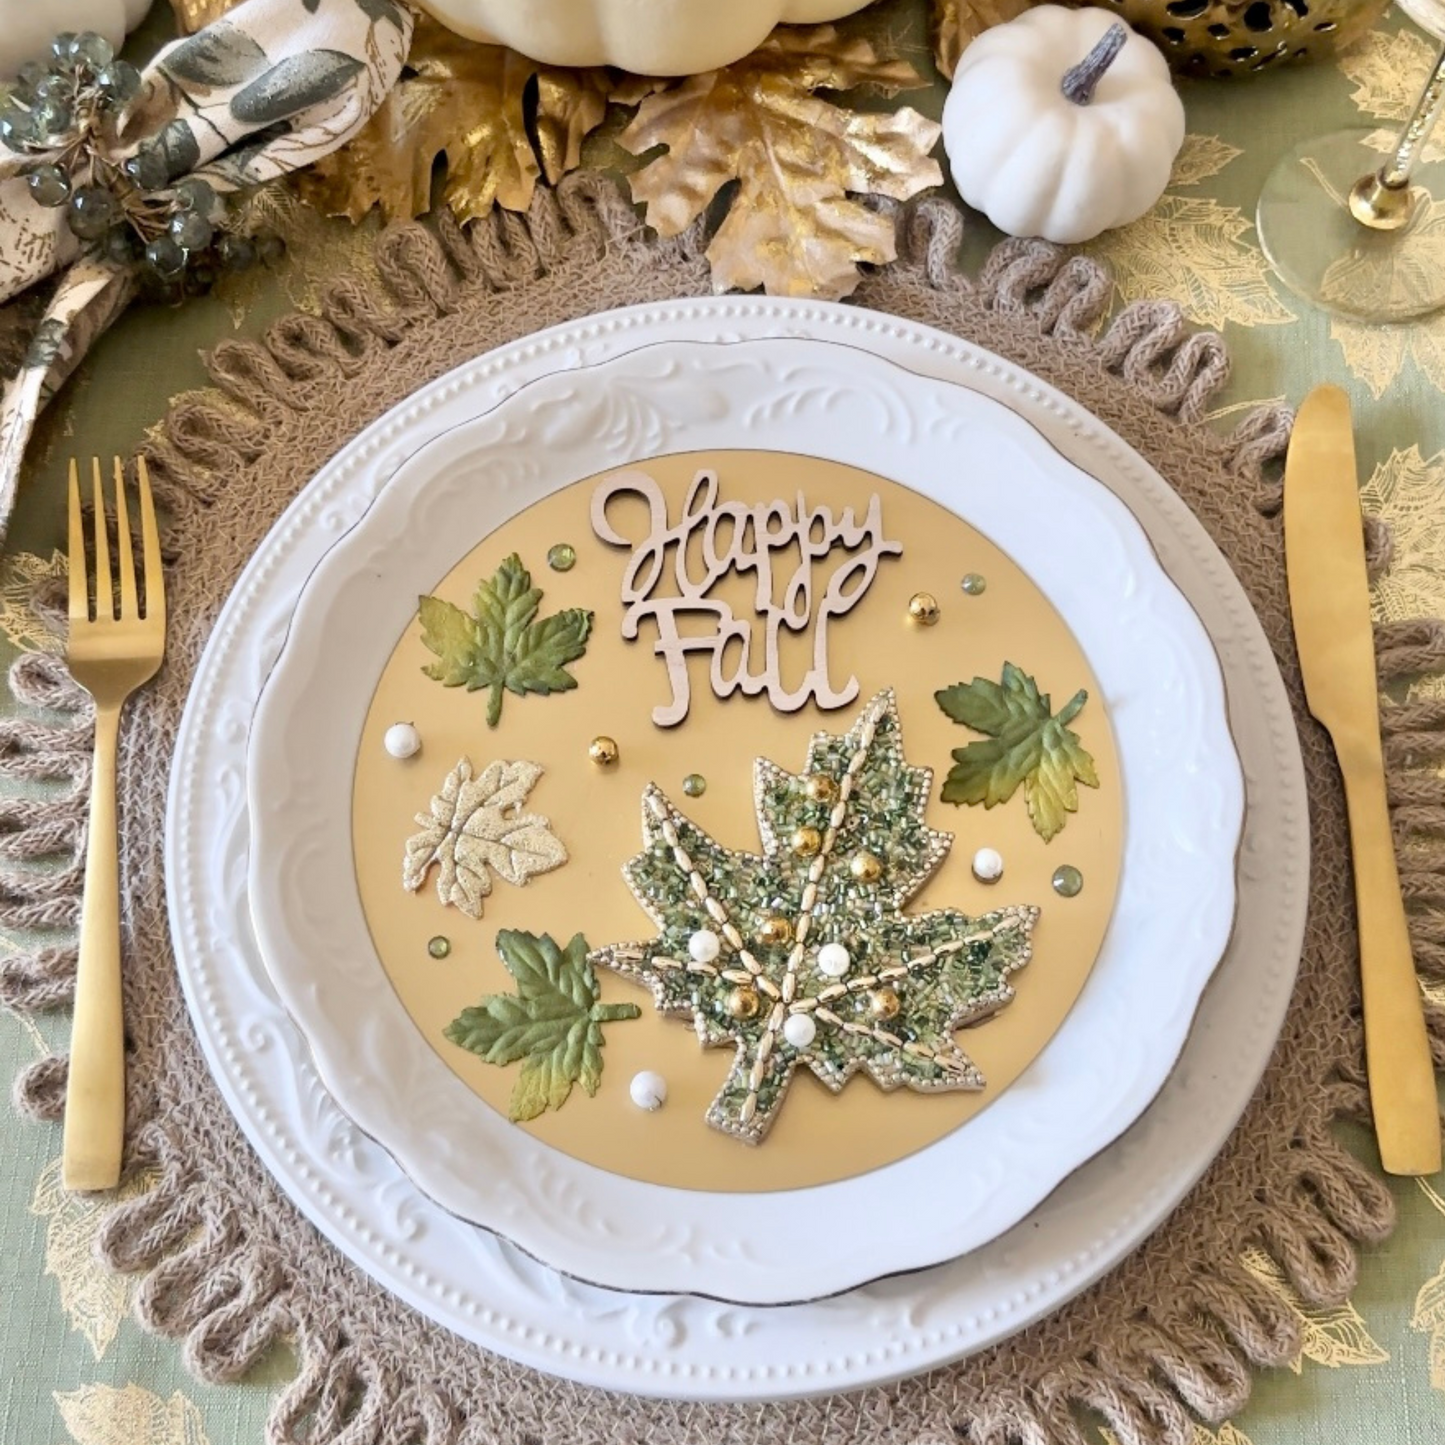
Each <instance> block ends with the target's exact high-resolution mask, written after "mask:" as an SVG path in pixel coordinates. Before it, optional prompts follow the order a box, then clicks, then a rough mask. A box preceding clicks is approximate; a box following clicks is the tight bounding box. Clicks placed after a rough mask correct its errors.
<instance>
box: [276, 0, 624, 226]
mask: <svg viewBox="0 0 1445 1445" xmlns="http://www.w3.org/2000/svg"><path fill="white" fill-rule="evenodd" d="M534 80H535V82H536V86H535V100H534V99H533V88H532V83H533V81H534ZM651 88H652V87H651V83H650V82H647V81H639V80H637V79H636V78H634V77H632V76H622V77H620V78H619V77H618V76H617V75H616V74H615V73H614V72H612V71H608V70H600V69H594V70H561V69H558V68H556V67H554V66H548V65H539V64H537V63H536V62H535V61H532V60H528V59H526V58H525V57H524V56H521V55H518V54H517V53H516V52H515V51H512V50H508V49H506V48H505V47H504V46H500V45H479V44H477V43H476V42H474V41H471V40H464V39H463V38H462V37H461V36H460V35H454V34H453V33H452V32H451V31H450V30H447V29H444V28H443V27H442V26H441V25H439V24H437V22H436V21H435V20H432V19H430V18H429V17H427V16H425V15H423V16H421V17H420V18H419V19H418V21H417V26H416V34H415V37H414V38H413V40H412V45H411V54H410V55H409V56H408V57H407V68H406V70H405V71H403V73H402V78H401V80H400V81H399V82H398V83H397V85H396V87H395V88H394V89H393V90H392V91H391V93H390V94H389V95H388V96H387V97H386V99H385V100H384V101H383V102H382V104H381V106H380V108H379V109H378V110H377V112H376V114H375V115H373V116H372V118H371V119H370V120H369V121H368V122H367V124H366V126H365V128H364V129H363V130H362V131H361V132H360V133H359V134H358V135H357V136H356V137H355V138H354V139H353V140H352V141H351V142H350V143H349V144H347V145H345V146H343V147H342V148H341V149H340V150H338V151H336V152H334V153H333V154H331V155H329V156H325V157H323V158H322V159H321V160H320V161H318V162H317V163H316V165H315V166H314V167H313V169H312V170H311V171H310V172H309V173H307V174H306V175H304V176H303V177H302V182H301V183H302V187H303V194H305V196H306V197H307V199H308V200H310V202H311V203H312V204H313V205H315V206H317V207H318V208H319V209H321V210H323V211H325V212H326V213H327V214H328V215H334V216H346V217H348V218H349V219H350V220H352V221H359V220H361V218H362V217H363V216H365V215H366V213H367V212H368V211H369V210H371V208H372V207H373V206H380V207H381V211H382V214H383V215H384V216H386V218H387V219H388V220H391V219H394V218H396V217H405V218H410V217H412V216H420V215H422V214H423V213H424V212H426V211H429V210H430V209H431V201H432V168H433V166H434V165H435V164H436V161H437V158H438V157H439V156H444V157H445V159H446V166H447V176H446V181H445V182H444V184H443V187H442V200H443V201H444V202H445V203H446V204H447V205H448V206H450V207H451V209H452V210H453V211H454V212H455V213H456V216H457V219H458V220H459V221H462V222H466V221H471V220H475V219H476V218H477V217H479V216H485V215H486V214H487V213H488V212H489V211H490V210H491V209H492V207H493V206H494V205H498V206H502V207H504V208H505V209H507V210H509V211H525V210H526V209H527V207H528V206H529V205H531V203H532V196H533V194H534V193H535V192H536V189H537V183H538V182H539V181H540V180H541V179H542V178H543V177H545V178H546V180H547V181H548V182H549V183H550V184H555V183H556V182H557V181H558V180H560V179H561V178H562V177H563V176H564V175H566V174H567V172H568V171H570V170H575V169H576V167H577V166H578V164H579V163H580V162H581V158H582V141H583V139H584V138H585V137H586V136H588V135H589V134H590V133H591V132H592V131H594V130H596V129H597V127H598V126H599V125H601V124H602V120H603V117H604V116H605V115H606V114H607V103H608V101H609V100H612V99H616V100H618V101H620V102H622V103H623V104H636V102H637V100H638V99H640V98H641V96H642V95H644V94H646V93H647V91H648V90H650V89H651ZM534 134H535V137H536V139H535V141H534V140H533V135H534Z"/></svg>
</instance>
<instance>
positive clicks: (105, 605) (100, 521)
mask: <svg viewBox="0 0 1445 1445" xmlns="http://www.w3.org/2000/svg"><path fill="white" fill-rule="evenodd" d="M91 471H92V473H93V477H92V480H93V481H94V484H95V485H94V491H95V517H94V518H93V521H94V525H95V620H96V621H97V622H113V621H114V620H115V595H114V593H112V591H111V588H110V539H109V537H107V536H106V529H105V488H104V487H103V486H102V485H101V481H100V458H99V457H92V458H91Z"/></svg>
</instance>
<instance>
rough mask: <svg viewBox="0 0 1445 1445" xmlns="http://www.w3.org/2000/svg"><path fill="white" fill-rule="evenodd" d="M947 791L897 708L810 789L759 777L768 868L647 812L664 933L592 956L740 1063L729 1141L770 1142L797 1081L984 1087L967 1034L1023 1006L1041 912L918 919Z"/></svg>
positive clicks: (649, 907)
mask: <svg viewBox="0 0 1445 1445" xmlns="http://www.w3.org/2000/svg"><path fill="white" fill-rule="evenodd" d="M932 781H933V774H932V771H931V770H930V769H928V768H917V767H911V766H910V765H909V764H908V763H907V762H906V761H905V759H904V756H903V738H902V730H901V727H900V724H899V719H898V709H897V704H896V701H895V699H894V696H893V693H892V692H891V691H886V692H883V693H880V694H879V695H878V696H877V697H876V698H874V699H873V701H872V702H871V703H870V704H869V705H868V706H867V707H866V708H865V709H864V711H863V713H862V714H861V715H860V717H859V718H858V721H857V722H856V723H855V724H854V725H853V727H852V728H851V729H850V730H849V731H848V732H847V733H846V734H844V735H843V736H841V737H838V736H833V735H830V734H828V733H818V734H817V735H816V736H815V737H814V738H813V740H812V743H811V744H810V746H809V749H808V757H807V762H806V765H805V768H804V771H803V772H802V773H789V772H787V771H786V770H785V769H783V768H780V767H778V766H777V765H776V764H774V763H771V762H768V761H767V760H765V759H761V758H760V759H759V760H758V761H757V763H756V764H755V768H754V801H755V804H756V809H757V817H758V828H759V831H760V833H761V835H762V844H763V851H762V853H761V854H753V853H741V852H735V851H733V850H731V849H727V848H724V847H722V846H721V845H720V844H719V843H717V842H716V841H715V840H714V839H712V838H711V837H709V836H708V834H707V833H706V832H704V831H703V830H702V829H701V828H699V827H697V825H696V824H694V823H692V822H691V821H689V819H688V818H686V817H685V816H684V815H683V814H682V813H680V812H679V811H678V810H677V808H676V807H674V806H673V804H672V803H671V802H670V801H669V800H668V799H667V798H666V797H665V796H664V794H663V793H662V792H661V790H660V789H658V788H657V787H655V786H652V787H649V788H648V789H647V791H646V793H645V794H644V795H643V805H642V836H643V851H642V852H641V853H639V854H638V855H637V856H636V857H635V858H633V859H631V860H630V861H629V862H628V863H627V864H626V865H625V866H624V868H623V875H624V877H625V878H626V879H627V882H628V885H629V886H630V887H631V889H632V891H633V894H634V895H635V896H636V898H637V900H638V902H639V903H640V904H641V905H642V907H643V909H644V910H645V911H646V912H647V914H648V916H649V917H650V918H651V919H652V921H653V923H654V924H656V926H657V928H658V930H659V934H658V937H656V938H653V939H649V940H647V941H645V942H638V943H623V944H613V945H611V946H610V947H607V948H602V949H598V950H596V951H595V952H593V953H592V954H590V955H589V958H590V961H591V962H592V963H593V964H594V965H596V966H599V967H604V968H611V969H614V970H616V971H617V972H618V973H620V974H622V975H623V976H624V977H626V978H629V979H631V980H633V981H634V982H637V983H640V984H644V985H646V986H647V987H648V988H650V989H651V990H652V996H653V999H654V1001H655V1003H656V1005H657V1008H658V1011H659V1012H661V1013H663V1014H671V1015H678V1016H682V1017H690V1018H691V1019H692V1022H693V1026H694V1028H695V1029H696V1031H697V1035H698V1038H699V1039H700V1040H701V1041H702V1043H703V1044H705V1045H716V1046H732V1047H734V1048H735V1049H736V1051H737V1052H736V1058H735V1059H734V1061H733V1065H732V1068H731V1069H730V1070H729V1072H728V1076H727V1079H726V1080H725V1081H724V1083H723V1086H722V1088H721V1090H720V1091H719V1092H718V1095H717V1097H716V1098H715V1099H714V1100H713V1102H712V1104H711V1105H710V1106H709V1108H708V1111H707V1121H708V1123H709V1124H711V1125H713V1127H715V1128H717V1129H721V1130H723V1131H724V1132H726V1133H729V1134H733V1135H736V1136H737V1137H738V1138H740V1139H743V1140H745V1141H746V1142H748V1143H750V1144H756V1143H758V1142H760V1141H761V1140H762V1139H763V1138H764V1136H765V1135H766V1134H767V1132H768V1130H769V1128H770V1127H771V1126H772V1123H773V1121H774V1119H775V1118H776V1117H777V1114H778V1110H779V1109H780V1108H781V1107H782V1104H783V1100H784V1098H785V1096H786V1094H787V1090H788V1085H789V1083H790V1081H791V1079H792V1077H793V1074H794V1072H795V1070H796V1069H797V1068H798V1067H799V1066H800V1065H803V1066H806V1067H808V1068H810V1069H811V1070H812V1071H813V1073H814V1074H815V1075H816V1076H817V1077H818V1078H819V1079H820V1080H821V1081H822V1082H823V1084H825V1085H826V1086H827V1087H828V1088H829V1089H831V1090H832V1091H833V1092H834V1093H837V1092H838V1091H839V1090H841V1089H842V1087H843V1085H844V1084H845V1083H846V1082H847V1081H848V1079H849V1078H851V1077H852V1075H853V1074H854V1073H856V1072H857V1071H858V1070H859V1069H862V1070H863V1071H864V1072H866V1073H867V1074H868V1075H869V1076H870V1077H871V1078H872V1079H873V1080H874V1082H875V1083H877V1084H878V1085H879V1086H880V1087H881V1088H883V1089H885V1090H890V1091H891V1090H893V1089H896V1088H899V1087H900V1086H904V1085H906V1086H908V1087H909V1088H912V1089H917V1090H942V1089H981V1088H983V1087H984V1078H983V1075H982V1074H981V1073H980V1071H979V1070H978V1068H977V1067H976V1066H975V1065H974V1064H973V1062H972V1061H971V1060H970V1059H969V1057H968V1056H967V1054H965V1053H964V1052H963V1050H962V1049H961V1048H959V1046H958V1044H957V1042H956V1041H955V1039H954V1037H953V1035H954V1031H955V1030H956V1029H958V1028H960V1027H961V1026H963V1025H964V1024H971V1023H974V1022H976V1021H978V1020H980V1019H982V1018H984V1017H986V1016H987V1015H989V1014H991V1013H993V1012H995V1011H996V1010H997V1009H1000V1008H1002V1007H1003V1006H1004V1005H1005V1004H1007V1003H1008V1002H1009V1001H1010V1000H1011V999H1012V998H1013V988H1012V986H1011V985H1010V982H1009V976H1010V975H1011V974H1012V973H1013V972H1014V971H1015V970H1016V969H1019V968H1021V967H1022V966H1023V965H1024V964H1025V963H1027V962H1028V959H1029V952H1030V939H1031V935H1032V933H1033V928H1034V924H1035V923H1036V922H1037V920H1038V913H1039V911H1038V909H1037V908H1034V907H1031V906H1021V907H1007V908H1000V909H997V910H994V911H992V912H990V913H986V914H984V915H982V916H981V917H978V918H970V917H969V916H968V915H966V914H964V913H962V912H960V911H958V910H957V909H952V908H944V909H937V910H934V911H932V912H928V913H920V914H916V915H909V914H906V913H904V911H903V910H904V908H905V906H906V905H907V904H908V902H909V901H910V899H912V898H913V897H914V895H915V894H917V893H918V891H919V890H920V889H921V888H922V887H923V885H924V884H925V883H926V882H927V881H928V880H929V878H931V877H932V876H933V874H934V873H935V872H936V871H937V869H938V867H939V865H940V864H941V863H942V862H943V860H944V858H945V857H946V856H947V854H948V850H949V847H950V845H951V844H952V841H953V839H952V835H950V834H947V833H939V832H936V831H935V830H934V829H932V828H930V827H928V825H927V824H926V823H925V822H924V810H925V808H926V807H927V803H928V795H929V789H930V787H931V786H932Z"/></svg>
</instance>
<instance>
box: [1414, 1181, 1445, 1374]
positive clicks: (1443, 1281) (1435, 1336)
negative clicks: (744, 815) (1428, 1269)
mask: <svg viewBox="0 0 1445 1445" xmlns="http://www.w3.org/2000/svg"><path fill="white" fill-rule="evenodd" d="M1417 1183H1418V1184H1419V1185H1420V1188H1421V1190H1422V1191H1423V1193H1424V1195H1425V1198H1426V1199H1428V1200H1429V1201H1430V1203H1431V1204H1432V1205H1434V1207H1435V1208H1436V1209H1438V1210H1439V1211H1440V1213H1441V1214H1442V1215H1445V1199H1442V1198H1441V1196H1440V1195H1439V1194H1438V1193H1437V1192H1436V1191H1435V1190H1434V1189H1433V1188H1432V1187H1431V1186H1430V1183H1429V1181H1428V1180H1425V1179H1421V1180H1418V1181H1417ZM1410 1328H1411V1329H1412V1330H1416V1331H1418V1332H1419V1333H1420V1334H1422V1335H1428V1336H1429V1338H1430V1388H1431V1389H1433V1390H1445V1261H1442V1262H1441V1265H1440V1268H1439V1270H1438V1272H1437V1273H1436V1274H1435V1275H1434V1276H1433V1277H1432V1278H1430V1279H1427V1280H1426V1281H1425V1283H1424V1284H1423V1285H1422V1286H1421V1287H1420V1293H1419V1294H1418V1295H1416V1296H1415V1311H1414V1313H1413V1314H1412V1315H1411V1316H1410Z"/></svg>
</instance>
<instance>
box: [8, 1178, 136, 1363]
mask: <svg viewBox="0 0 1445 1445" xmlns="http://www.w3.org/2000/svg"><path fill="white" fill-rule="evenodd" d="M155 1180H156V1176H155V1175H153V1174H151V1175H141V1176H139V1177H138V1178H136V1179H133V1180H131V1181H129V1182H128V1183H127V1184H126V1185H125V1186H124V1187H123V1188H122V1189H121V1190H120V1192H119V1195H118V1196H111V1195H105V1196H103V1197H102V1196H99V1195H88V1194H74V1193H71V1191H69V1190H68V1189H66V1188H64V1186H63V1185H62V1184H61V1182H60V1160H59V1159H53V1160H52V1161H51V1162H50V1163H49V1164H47V1165H46V1166H45V1168H44V1169H42V1170H41V1171H40V1177H39V1179H37V1180H36V1182H35V1194H34V1196H33V1197H32V1199H31V1201H30V1212H31V1213H32V1214H34V1215H36V1216H37V1217H38V1218H40V1219H43V1220H45V1221H46V1225H45V1272H46V1274H50V1275H54V1276H55V1283H56V1287H57V1289H58V1290H59V1293H60V1307H61V1309H62V1310H64V1311H65V1314H66V1317H67V1318H68V1319H69V1321H70V1327H71V1329H73V1330H79V1331H80V1333H81V1334H83V1335H84V1336H85V1338H86V1339H87V1340H88V1341H89V1342H90V1348H91V1350H92V1352H93V1353H94V1355H95V1358H96V1359H97V1360H98V1359H100V1358H101V1356H102V1355H104V1354H105V1352H106V1350H107V1349H108V1348H109V1346H110V1344H111V1341H112V1340H114V1339H115V1336H116V1331H117V1330H118V1329H119V1328H120V1322H121V1320H123V1319H124V1318H125V1316H126V1313H127V1311H128V1310H129V1308H130V1300H131V1294H132V1292H133V1290H134V1283H133V1281H132V1280H131V1279H130V1278H129V1277H127V1276H126V1275H121V1274H116V1273H114V1272H113V1271H111V1270H109V1269H107V1268H106V1266H105V1265H104V1264H102V1263H101V1262H100V1260H99V1259H97V1258H96V1256H95V1236H96V1232H97V1231H98V1230H99V1228H100V1225H101V1221H102V1220H103V1219H104V1218H105V1215H106V1213H107V1212H108V1211H109V1209H110V1208H111V1207H112V1206H113V1204H114V1203H115V1199H116V1198H117V1197H118V1198H120V1199H133V1198H135V1196H136V1195H138V1194H144V1193H145V1191H146V1190H147V1189H149V1188H151V1187H152V1186H153V1185H154V1183H155Z"/></svg>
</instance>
